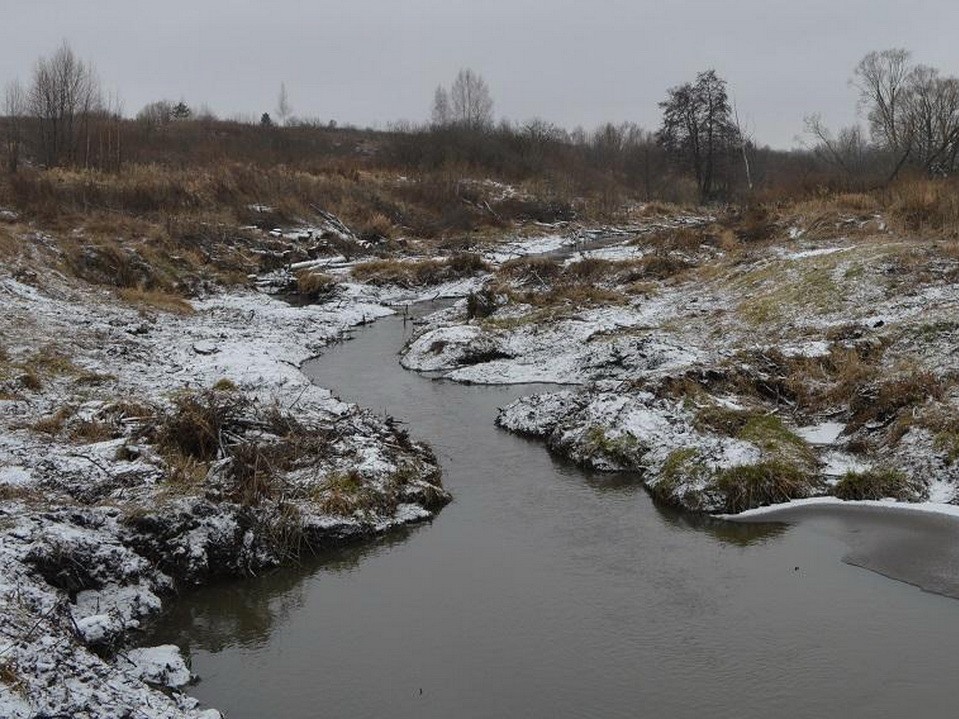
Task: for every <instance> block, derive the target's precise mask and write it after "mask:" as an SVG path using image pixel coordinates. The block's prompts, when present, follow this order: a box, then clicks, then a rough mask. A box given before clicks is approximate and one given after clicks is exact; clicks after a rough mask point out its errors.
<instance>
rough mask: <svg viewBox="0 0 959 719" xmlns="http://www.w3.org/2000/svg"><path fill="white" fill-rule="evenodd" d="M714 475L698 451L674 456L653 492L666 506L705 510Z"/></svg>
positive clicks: (689, 449) (687, 449) (653, 484)
mask: <svg viewBox="0 0 959 719" xmlns="http://www.w3.org/2000/svg"><path fill="white" fill-rule="evenodd" d="M712 475H713V472H712V470H710V469H709V467H707V466H706V463H705V461H704V460H703V458H702V454H701V453H700V451H699V450H698V449H696V448H695V447H685V448H683V449H677V450H673V451H672V452H670V454H669V456H668V457H667V458H666V461H665V462H664V463H663V466H662V468H661V469H660V471H659V474H658V476H657V477H656V480H655V481H654V482H651V483H649V485H648V486H649V491H650V494H651V495H652V496H653V498H654V499H656V500H658V501H661V502H663V503H665V504H670V505H677V506H681V507H684V508H686V509H691V510H694V511H695V510H699V509H702V508H704V507H705V502H706V495H705V491H704V490H705V488H706V486H707V485H708V482H709V479H710V478H711V477H712Z"/></svg>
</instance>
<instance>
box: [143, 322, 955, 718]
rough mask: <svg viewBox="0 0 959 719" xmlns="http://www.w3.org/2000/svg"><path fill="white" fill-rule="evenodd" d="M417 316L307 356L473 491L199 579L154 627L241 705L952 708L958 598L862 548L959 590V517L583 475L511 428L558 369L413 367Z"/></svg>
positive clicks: (702, 712)
mask: <svg viewBox="0 0 959 719" xmlns="http://www.w3.org/2000/svg"><path fill="white" fill-rule="evenodd" d="M410 331H411V327H410V325H409V324H404V323H403V321H402V320H401V319H400V318H398V317H394V318H388V319H384V320H381V321H378V322H377V323H375V324H374V325H371V326H369V327H366V328H363V329H361V330H359V331H358V332H357V333H356V337H355V339H353V340H351V341H349V342H345V343H343V344H342V345H338V346H335V347H331V348H330V349H329V350H328V351H327V352H326V353H325V354H324V355H323V356H322V357H321V358H319V359H317V360H315V361H313V362H311V363H309V364H308V365H307V366H306V367H305V368H304V369H305V371H306V372H307V373H308V374H309V375H310V376H311V377H312V378H314V379H315V381H316V382H317V383H318V384H320V385H322V386H324V387H330V388H332V389H333V390H334V391H335V392H336V393H337V394H338V395H339V396H341V397H342V398H344V399H347V400H350V401H355V402H357V403H359V404H360V405H362V406H365V407H369V408H372V409H375V410H378V411H384V412H388V413H389V414H392V415H394V416H396V417H398V418H400V419H402V420H403V421H407V422H409V426H410V429H411V431H412V433H413V434H414V436H416V437H418V438H421V439H424V440H426V441H427V442H429V443H430V444H431V445H432V446H433V448H434V449H435V450H436V452H437V455H438V456H439V458H440V460H441V463H442V466H443V470H444V481H445V484H446V486H447V487H448V488H449V489H450V491H451V492H452V493H453V495H454V497H455V500H454V502H453V503H452V504H451V505H449V506H448V507H447V508H445V509H444V510H443V511H442V512H441V513H440V515H439V517H438V518H437V519H436V520H435V521H433V522H432V523H430V524H428V525H421V526H416V527H412V528H410V529H408V530H405V531H402V532H398V533H394V534H392V535H390V536H389V537H386V538H384V539H382V540H380V541H378V542H376V543H373V544H371V545H367V546H363V547H358V548H357V547H354V548H347V549H344V550H340V551H337V552H334V553H330V554H328V555H324V556H320V557H316V558H313V559H310V560H309V561H305V562H304V563H303V564H302V566H299V567H295V568H286V569H282V570H279V571H276V572H272V573H270V574H267V575H265V576H262V577H258V578H254V579H250V580H244V581H235V582H229V583H224V584H218V585H213V586H209V587H205V588H202V589H200V590H198V591H196V592H194V593H191V594H189V595H188V596H185V597H183V598H182V599H180V600H178V601H177V602H176V603H175V604H174V606H173V608H172V610H171V611H170V612H169V613H168V614H166V615H165V616H164V617H163V619H162V620H161V621H160V623H159V624H158V625H157V627H156V628H155V630H154V632H153V635H152V637H151V639H152V640H153V641H155V642H160V641H163V642H175V643H179V644H181V645H182V646H183V647H184V649H185V650H187V652H188V653H189V655H190V656H191V659H192V668H193V671H194V672H196V673H197V674H198V675H199V676H200V677H201V682H200V683H199V684H198V685H197V686H195V687H193V688H192V690H191V692H192V693H193V694H194V695H195V696H197V697H199V698H200V699H201V700H202V701H203V702H204V703H206V704H208V705H210V706H215V707H217V708H219V709H221V710H223V711H224V712H225V713H226V715H227V717H229V719H246V718H250V719H253V718H254V717H255V718H265V717H289V718H291V719H292V718H301V717H302V718H304V719H305V718H307V717H310V718H312V717H390V718H391V719H393V718H401V717H419V718H423V717H444V718H445V717H637V716H642V717H670V718H680V717H701V716H709V717H716V718H722V717H730V718H733V717H735V718H737V719H749V718H754V717H755V718H757V719H759V718H762V719H767V718H768V717H770V716H776V717H823V716H839V715H842V716H844V717H870V719H876V718H880V717H903V716H906V715H909V716H910V717H913V718H915V717H926V716H928V717H934V716H942V715H951V714H953V713H954V712H955V707H956V705H957V702H959V688H957V683H956V677H957V676H959V652H957V651H956V647H957V646H959V602H957V601H956V600H955V599H951V598H947V597H945V596H940V595H937V594H933V593H929V592H924V591H921V590H920V589H918V588H916V587H914V586H911V585H909V584H906V583H904V582H897V581H891V580H890V579H888V578H886V577H885V576H882V574H880V573H879V572H882V571H883V570H884V569H888V567H886V565H883V564H882V563H881V562H878V566H873V568H874V569H877V571H875V572H873V571H867V570H866V569H863V568H861V567H859V566H854V563H855V564H860V565H865V566H870V565H871V562H873V558H872V554H876V555H877V556H878V555H882V551H881V550H882V548H883V547H886V549H887V550H889V551H887V552H886V555H887V556H891V557H892V558H893V559H891V560H889V561H893V560H895V558H896V557H899V559H900V564H902V565H903V566H898V565H897V567H898V568H897V567H893V568H892V569H891V570H890V571H886V572H885V573H886V574H891V575H892V576H901V577H903V575H904V574H905V575H907V576H905V577H903V578H907V579H908V578H910V577H909V576H908V574H909V566H910V562H909V556H910V552H912V553H915V552H921V553H923V554H922V556H923V557H924V561H925V562H926V564H927V565H936V566H937V567H938V571H939V575H937V576H938V577H939V579H937V581H940V582H943V583H944V584H943V586H939V585H935V584H934V585H933V586H931V587H930V588H933V589H937V588H938V589H942V590H943V591H948V590H949V587H955V581H954V578H955V575H956V574H957V572H956V570H955V568H954V567H955V566H956V565H955V564H950V561H949V560H951V559H952V558H953V555H954V554H955V548H956V547H959V530H957V527H959V523H957V522H943V521H942V520H930V521H934V522H937V523H936V527H935V528H934V530H935V531H933V532H932V534H928V533H925V530H924V526H925V525H924V524H923V522H924V521H925V520H923V519H921V518H915V517H913V518H910V519H908V520H906V521H905V522H903V523H898V522H899V520H897V519H890V518H889V517H888V516H887V515H886V514H883V513H858V514H857V513H854V512H846V513H843V512H836V511H829V510H827V511H822V512H811V513H809V515H808V516H807V517H802V516H800V517H793V518H791V521H792V522H794V523H792V524H789V525H786V524H755V523H753V524H733V523H726V522H721V521H718V520H709V519H703V518H697V517H693V516H690V515H684V514H680V513H676V512H672V511H666V510H663V509H660V508H658V507H657V506H655V505H654V504H653V502H652V501H651V500H650V498H649V496H648V495H647V493H646V492H645V490H644V489H643V488H642V486H641V484H640V483H639V481H638V479H637V478H635V477H630V476H607V475H597V474H590V473H587V472H584V471H583V470H581V469H579V468H577V467H574V466H571V465H569V464H567V463H564V462H562V461H559V460H557V459H555V458H553V457H551V456H550V455H549V454H548V453H547V451H546V450H545V449H544V447H543V446H542V444H540V443H537V442H532V441H529V440H525V439H522V438H519V437H516V436H513V435H511V434H508V433H507V432H505V431H502V430H499V429H497V428H496V427H495V426H494V424H493V419H494V418H495V415H496V410H497V407H500V406H503V405H505V404H506V403H507V402H509V401H510V400H511V399H513V398H515V397H516V396H518V395H520V394H522V393H526V392H532V391H536V390H537V389H538V388H536V387H530V386H524V387H481V386H462V385H457V384H454V383H450V382H446V381H436V380H432V379H430V378H426V377H423V376H420V375H417V374H415V373H412V372H406V371H404V370H403V369H401V368H400V366H399V364H398V362H397V351H398V350H399V348H400V347H401V346H402V344H403V342H404V341H405V339H406V338H407V337H408V334H409V332H410ZM540 389H541V388H540ZM890 523H891V524H890ZM892 525H894V526H892ZM890 529H892V530H894V531H892V533H890ZM916 537H920V538H926V539H925V540H922V541H921V540H919V539H916ZM929 537H932V538H933V539H934V541H929ZM884 538H888V539H884ZM896 538H899V539H900V540H902V541H903V542H906V544H907V546H908V547H909V550H908V551H907V552H903V551H901V545H900V544H896ZM910 541H912V542H913V544H909V542H910ZM890 543H892V544H893V545H894V546H893V547H892V548H891V549H889V545H890ZM940 544H941V545H942V546H943V547H949V551H947V552H944V553H941V554H940V555H936V549H937V546H938V545H940ZM871 553H872V554H871ZM844 558H845V559H849V560H850V561H843V559H844ZM853 562H854V563H853ZM943 577H945V578H943ZM950 577H952V578H953V584H950V583H949V578H950ZM920 579H921V577H920ZM918 583H920V584H921V583H923V582H922V581H919V582H918ZM946 585H948V586H946Z"/></svg>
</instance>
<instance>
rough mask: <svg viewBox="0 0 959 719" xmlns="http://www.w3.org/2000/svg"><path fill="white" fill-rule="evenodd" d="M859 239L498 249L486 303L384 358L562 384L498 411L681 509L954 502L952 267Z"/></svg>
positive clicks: (937, 255)
mask: <svg viewBox="0 0 959 719" xmlns="http://www.w3.org/2000/svg"><path fill="white" fill-rule="evenodd" d="M841 224H842V226H843V227H845V226H848V223H841ZM867 225H868V223H867ZM867 225H863V227H866V226H867ZM694 227H699V226H697V225H694ZM881 227H882V228H884V227H885V225H881ZM868 232H872V230H866V229H864V230H863V233H867V234H864V235H863V236H862V237H857V238H855V239H851V238H849V237H843V238H837V239H835V240H832V241H829V242H825V243H824V242H821V241H820V242H818V243H812V242H809V241H807V240H805V239H801V238H803V237H804V234H803V233H800V234H793V235H790V236H791V237H792V241H791V242H786V241H784V242H782V243H781V244H772V245H758V246H755V247H741V246H738V245H737V244H736V241H735V240H732V239H730V237H729V233H728V232H727V231H725V230H722V229H709V228H700V229H697V230H696V231H695V233H693V234H692V235H690V234H689V232H688V231H685V230H684V231H683V233H679V232H678V231H677V232H676V233H672V234H671V233H669V232H667V233H666V235H665V238H663V237H659V238H658V239H657V238H654V239H651V240H649V244H648V245H646V244H644V243H645V242H646V241H647V240H646V238H647V235H645V234H643V233H641V232H638V233H637V234H636V235H635V236H634V237H629V238H624V239H622V240H621V241H620V242H618V243H613V244H611V245H608V246H606V247H604V248H603V249H602V250H601V251H598V252H595V253H594V252H590V251H584V252H579V253H576V254H573V255H572V256H568V257H565V258H560V260H558V261H556V262H550V261H547V260H546V259H545V258H528V259H524V260H514V261H512V262H511V263H506V264H503V265H502V266H500V267H499V268H496V269H495V270H494V272H493V274H492V276H491V278H490V280H489V281H488V282H487V285H486V287H485V288H484V290H483V292H484V293H485V299H484V300H483V303H484V304H483V306H484V307H485V308H487V309H486V311H484V312H483V313H482V314H481V315H477V314H476V313H475V312H474V311H473V309H472V308H471V305H470V303H468V302H465V301H464V302H460V303H458V304H457V305H455V306H453V307H451V308H449V309H446V310H443V311H441V312H437V313H436V314H434V315H433V316H432V317H430V318H428V321H427V323H426V324H425V326H424V327H423V328H422V329H421V330H420V332H419V333H418V334H417V335H415V336H414V337H413V338H412V339H411V340H410V342H409V343H408V344H407V346H406V347H405V348H404V350H403V353H402V359H401V363H402V364H403V366H405V367H407V368H409V369H413V370H419V371H429V372H433V373H438V374H440V375H441V376H443V377H445V378H447V379H450V380H453V381H459V382H465V383H488V384H513V383H529V382H544V383H555V384H560V385H572V386H573V389H569V390H565V391H562V392H549V393H543V394H537V395H531V396H527V397H523V398H522V399H520V400H517V401H516V402H514V403H513V404H511V405H510V406H508V407H506V408H504V409H503V410H502V412H501V413H500V416H499V418H498V423H499V424H500V426H502V427H504V428H506V429H509V430H511V431H515V432H519V433H525V434H529V435H532V436H536V437H541V438H543V439H545V441H546V443H547V445H548V447H549V448H550V449H551V450H552V451H554V452H557V453H559V454H562V455H564V456H566V457H569V458H571V459H573V460H574V461H576V462H579V463H582V464H585V465H589V466H592V467H596V468H599V469H603V470H632V471H639V472H641V473H642V476H643V477H644V481H645V482H646V483H647V485H648V486H649V488H650V489H651V491H652V492H653V493H654V495H655V496H657V497H658V498H659V499H661V500H662V501H665V502H668V503H671V504H676V505H679V506H682V507H685V508H687V509H693V510H697V511H707V512H728V511H740V510H743V509H748V508H750V507H755V506H757V505H763V504H770V503H774V504H775V503H780V502H784V501H788V500H791V499H795V498H804V497H813V496H818V495H836V496H837V497H842V498H845V499H859V498H876V499H879V498H883V497H892V498H895V499H897V500H899V501H906V502H934V503H953V502H956V501H957V500H959V493H957V488H959V462H957V461H956V458H957V457H959V449H957V447H959V438H957V434H956V430H955V426H956V421H957V418H959V389H957V385H956V377H957V375H956V371H955V368H954V367H953V364H954V363H953V359H952V358H954V357H955V356H956V353H955V347H956V339H955V336H956V324H955V321H954V320H953V319H952V318H953V317H954V313H955V312H956V311H957V310H959V281H957V278H959V263H957V260H956V258H955V256H954V254H953V253H951V251H950V250H949V248H942V247H940V246H939V245H937V244H935V243H929V242H926V243H922V242H913V243H911V244H905V243H903V242H902V241H900V240H898V239H897V238H894V237H890V236H889V235H888V233H887V231H886V230H885V229H882V230H881V233H880V234H879V235H878V236H874V235H871V234H868ZM797 240H800V241H797ZM474 304H475V303H474Z"/></svg>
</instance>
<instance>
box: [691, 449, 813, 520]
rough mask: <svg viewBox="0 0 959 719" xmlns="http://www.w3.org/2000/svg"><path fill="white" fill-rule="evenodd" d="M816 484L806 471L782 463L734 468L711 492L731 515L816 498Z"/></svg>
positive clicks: (713, 484)
mask: <svg viewBox="0 0 959 719" xmlns="http://www.w3.org/2000/svg"><path fill="white" fill-rule="evenodd" d="M817 487H818V485H817V483H816V481H815V480H814V479H813V478H812V477H811V476H810V475H809V474H808V473H807V472H806V471H804V470H803V469H801V468H799V467H797V466H796V465H793V464H790V463H788V462H784V461H781V460H771V461H766V462H760V463H758V464H749V465H742V466H739V467H730V468H729V469H724V470H722V471H721V472H720V473H719V474H718V476H717V477H716V478H715V480H714V482H713V483H712V486H711V487H710V491H712V492H715V493H716V494H717V495H718V496H719V497H720V498H721V500H722V503H723V508H724V511H726V512H728V513H730V514H736V513H738V512H744V511H746V510H747V509H754V508H756V507H765V506H767V505H770V504H777V503H780V502H788V501H790V500H792V499H803V498H805V497H809V496H810V495H812V494H813V492H814V490H815V489H816V488H817Z"/></svg>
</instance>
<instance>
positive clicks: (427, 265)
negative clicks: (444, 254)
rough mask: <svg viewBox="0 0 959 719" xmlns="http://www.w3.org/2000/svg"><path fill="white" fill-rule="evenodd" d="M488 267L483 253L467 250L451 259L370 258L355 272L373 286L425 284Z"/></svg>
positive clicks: (439, 282) (451, 278)
mask: <svg viewBox="0 0 959 719" xmlns="http://www.w3.org/2000/svg"><path fill="white" fill-rule="evenodd" d="M488 269H489V267H488V265H487V264H486V262H484V261H483V259H482V258H481V257H480V256H479V255H476V254H473V253H468V252H467V253H461V254H458V255H454V256H453V257H451V258H449V259H448V260H435V259H429V260H412V261H407V260H395V259H391V260H370V261H368V262H361V263H360V264H358V265H356V266H355V267H354V268H353V270H352V273H351V274H352V275H353V277H354V278H355V279H357V280H359V281H360V282H365V283H367V284H371V285H378V286H382V285H396V286H399V287H425V286H430V285H438V284H441V283H443V282H450V281H452V280H457V279H462V278H464V277H473V276H475V275H477V274H479V273H481V272H485V271H487V270H488Z"/></svg>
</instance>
